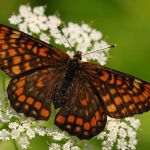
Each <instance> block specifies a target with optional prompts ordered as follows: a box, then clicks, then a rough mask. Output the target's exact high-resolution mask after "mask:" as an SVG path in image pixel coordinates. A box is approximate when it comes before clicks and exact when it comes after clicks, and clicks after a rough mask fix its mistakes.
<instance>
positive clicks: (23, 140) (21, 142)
mask: <svg viewBox="0 0 150 150" xmlns="http://www.w3.org/2000/svg"><path fill="white" fill-rule="evenodd" d="M18 143H19V145H20V146H21V148H22V149H26V148H27V147H28V145H29V141H28V138H27V137H26V136H22V137H21V138H20V139H19V141H18Z"/></svg>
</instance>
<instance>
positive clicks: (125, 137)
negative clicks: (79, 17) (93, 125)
mask: <svg viewBox="0 0 150 150" xmlns="http://www.w3.org/2000/svg"><path fill="white" fill-rule="evenodd" d="M44 13H45V7H43V6H38V7H34V8H31V7H30V6H29V5H21V6H20V8H19V14H17V15H12V16H11V17H10V18H9V22H10V23H11V24H13V25H16V26H17V27H18V29H19V30H21V31H23V32H26V33H28V34H30V35H33V36H35V37H37V38H40V39H41V40H43V41H45V42H47V43H52V42H55V43H56V44H58V45H63V46H64V47H65V48H67V49H68V50H67V52H68V53H69V54H74V52H75V51H76V50H80V51H82V53H83V54H86V53H89V52H90V51H91V52H92V51H95V50H96V51H97V50H99V51H98V52H97V53H91V54H89V55H84V56H85V57H83V59H84V61H88V60H91V59H95V60H96V61H97V62H99V63H100V64H101V65H104V64H105V63H106V61H107V56H108V51H109V49H108V48H106V47H108V44H107V43H106V42H105V41H103V40H102V33H101V32H99V31H97V30H95V29H92V28H91V27H90V26H89V25H88V24H85V23H83V24H76V23H72V22H69V23H68V24H67V25H64V26H62V25H63V23H62V21H61V19H60V18H59V17H57V16H55V15H50V16H46V15H45V14H44ZM59 26H62V31H63V33H64V35H65V36H66V38H67V39H68V41H69V42H70V43H71V45H72V47H73V48H71V47H70V46H69V44H68V42H67V40H66V39H65V38H64V36H63V35H62V34H61V32H60V30H58V27H59ZM4 93H5V92H4ZM0 108H1V111H0V120H1V124H2V126H1V128H0V140H3V141H4V140H11V139H13V140H15V141H17V144H19V145H20V146H21V148H22V149H26V148H27V147H29V144H30V140H31V139H33V138H34V137H35V136H36V135H39V136H48V137H50V140H49V141H48V145H49V150H79V149H83V143H84V144H85V142H83V141H79V140H77V139H75V138H72V137H71V136H69V135H68V134H67V133H66V132H62V131H60V130H59V129H58V128H56V127H54V126H52V125H51V126H52V127H51V128H49V127H47V126H45V125H43V123H41V122H40V121H33V120H31V119H27V118H24V117H23V116H21V117H20V116H18V114H16V113H15V112H14V111H13V110H12V109H11V108H10V106H9V104H8V101H6V95H3V96H2V97H1V98H0ZM3 124H5V125H4V126H3ZM139 125H140V122H139V120H138V119H135V118H127V119H124V120H116V119H112V118H109V117H108V123H107V126H106V129H105V130H104V131H103V132H102V133H100V134H99V135H98V136H97V137H96V138H94V139H93V140H96V141H97V142H99V143H102V149H103V150H109V149H112V148H113V147H115V146H116V149H121V150H126V149H135V146H136V144H137V140H136V131H137V129H138V128H139ZM45 144H46V143H45ZM87 145H88V144H87ZM85 147H86V146H85ZM89 147H90V148H91V147H92V145H91V144H90V146H89ZM85 149H86V148H85Z"/></svg>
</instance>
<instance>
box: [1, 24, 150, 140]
mask: <svg viewBox="0 0 150 150" xmlns="http://www.w3.org/2000/svg"><path fill="white" fill-rule="evenodd" d="M81 57H82V54H81V52H79V51H78V52H77V53H76V54H75V55H74V57H73V58H70V57H69V56H68V55H67V54H66V53H65V52H64V51H62V50H59V49H57V48H55V47H54V46H52V45H49V44H47V43H45V42H42V41H41V40H38V39H36V38H34V37H32V36H30V35H27V34H25V33H23V32H20V31H18V30H15V29H13V28H11V27H8V26H5V25H0V68H1V70H3V71H4V72H5V73H6V74H7V75H8V76H9V77H11V80H10V82H9V85H8V87H7V94H8V99H9V101H10V105H11V106H12V107H13V109H14V110H15V111H16V112H18V113H23V114H24V115H25V116H28V117H33V118H35V119H37V120H48V119H49V117H50V115H51V104H52V103H53V105H54V108H55V109H59V111H58V113H57V114H56V116H55V121H54V123H55V124H56V125H57V126H58V127H59V128H61V129H62V130H65V131H67V132H68V133H70V134H72V135H75V136H77V137H79V138H80V139H90V138H92V137H94V136H96V135H97V134H99V133H100V132H102V131H103V130H104V128H105V125H106V122H107V116H110V117H113V118H125V117H129V116H133V115H135V114H141V113H143V112H147V111H149V110H150V83H148V82H145V81H143V80H141V79H138V78H135V77H133V76H130V75H127V74H124V73H121V72H119V71H115V70H113V69H109V68H107V67H104V66H100V65H98V64H94V63H91V62H82V61H81V59H82V58H81Z"/></svg>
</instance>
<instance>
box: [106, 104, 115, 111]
mask: <svg viewBox="0 0 150 150" xmlns="http://www.w3.org/2000/svg"><path fill="white" fill-rule="evenodd" d="M107 110H108V111H109V112H115V111H116V110H117V108H116V106H115V105H114V104H110V105H108V106H107Z"/></svg>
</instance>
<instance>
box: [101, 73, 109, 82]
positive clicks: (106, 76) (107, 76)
mask: <svg viewBox="0 0 150 150" xmlns="http://www.w3.org/2000/svg"><path fill="white" fill-rule="evenodd" d="M102 73H103V76H100V79H101V80H103V81H106V80H107V79H108V78H109V74H108V73H107V72H106V71H102Z"/></svg>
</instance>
